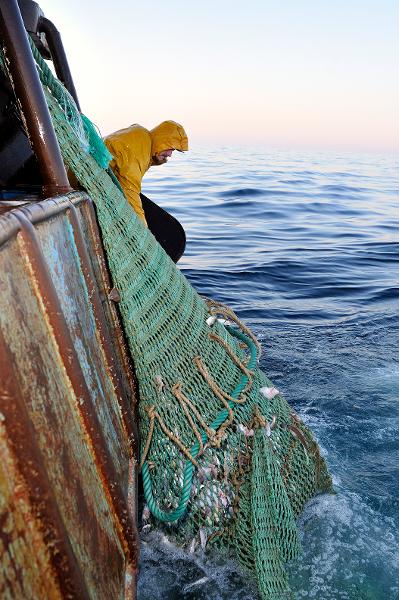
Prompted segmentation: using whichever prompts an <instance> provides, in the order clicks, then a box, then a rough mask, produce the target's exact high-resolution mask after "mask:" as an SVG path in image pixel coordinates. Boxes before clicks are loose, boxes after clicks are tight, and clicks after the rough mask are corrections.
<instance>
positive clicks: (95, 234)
mask: <svg viewBox="0 0 399 600" xmlns="http://www.w3.org/2000/svg"><path fill="white" fill-rule="evenodd" d="M86 198H87V200H86V201H85V202H84V203H80V204H79V214H80V216H81V219H80V221H81V228H82V231H83V235H84V238H85V239H91V240H92V241H93V248H94V252H92V253H89V258H90V260H91V263H92V269H93V272H94V275H95V279H96V281H97V286H98V290H99V297H100V301H101V303H102V305H103V309H104V312H105V315H106V318H107V320H108V321H109V322H111V323H113V324H114V327H113V333H112V338H113V347H114V348H118V350H119V352H118V353H116V355H117V362H118V366H119V368H118V371H119V372H123V373H125V374H126V378H122V382H121V383H122V388H123V393H122V397H123V398H124V399H126V400H125V401H124V403H123V404H121V410H122V415H123V418H124V421H125V426H126V428H127V431H128V433H129V439H130V440H131V441H132V447H133V452H134V455H137V454H138V451H139V448H138V441H139V434H138V431H137V423H138V412H137V403H138V398H137V396H136V393H135V392H136V389H137V382H136V379H135V374H134V367H133V364H132V361H131V358H130V355H129V352H128V347H127V342H126V339H125V335H124V332H123V330H122V328H121V326H120V315H119V310H118V307H117V306H116V305H115V303H114V302H110V301H109V292H110V291H111V290H112V289H113V283H112V281H111V277H110V275H109V272H108V269H107V265H106V260H105V253H104V249H103V245H102V241H101V238H100V235H99V230H98V227H97V226H96V215H95V211H94V206H93V203H92V201H91V200H90V198H88V197H86ZM94 257H97V260H93V258H94ZM126 386H127V387H126ZM129 390H130V393H129ZM131 390H133V393H132V392H131Z"/></svg>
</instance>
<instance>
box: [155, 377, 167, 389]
mask: <svg viewBox="0 0 399 600" xmlns="http://www.w3.org/2000/svg"><path fill="white" fill-rule="evenodd" d="M154 381H155V387H156V388H157V392H158V393H160V392H162V391H163V389H164V387H165V382H164V380H163V379H162V377H161V376H160V375H156V377H155V378H154Z"/></svg>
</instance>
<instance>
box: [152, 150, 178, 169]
mask: <svg viewBox="0 0 399 600" xmlns="http://www.w3.org/2000/svg"><path fill="white" fill-rule="evenodd" d="M173 150H174V148H169V149H168V150H162V152H158V153H157V154H154V156H153V157H152V164H153V165H163V164H165V163H166V162H168V158H169V157H170V156H172V152H173Z"/></svg>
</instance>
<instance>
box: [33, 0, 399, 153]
mask: <svg viewBox="0 0 399 600" xmlns="http://www.w3.org/2000/svg"><path fill="white" fill-rule="evenodd" d="M39 4H40V6H41V7H42V9H43V10H44V12H45V14H46V16H47V17H48V18H50V19H51V20H52V21H53V22H54V24H55V25H56V26H57V27H58V29H59V30H60V32H61V35H62V38H63V42H64V46H65V49H66V52H67V55H68V57H69V62H70V67H71V70H72V75H73V77H74V80H75V85H76V88H77V90H78V95H79V99H80V103H81V106H82V110H83V112H84V113H85V114H87V116H89V117H90V118H91V119H92V120H93V121H94V122H95V123H96V124H97V125H98V126H99V127H100V129H101V131H102V133H103V134H107V133H110V132H111V131H114V130H116V129H119V128H121V127H126V126H127V125H129V124H131V123H140V124H142V125H144V126H146V127H149V128H151V127H153V126H154V125H156V124H158V123H159V122H160V121H162V120H164V119H174V120H176V121H179V122H181V123H182V124H183V125H184V127H185V128H186V130H187V133H188V135H189V138H190V141H191V143H192V144H193V143H194V144H195V143H204V142H205V143H206V142H209V143H212V144H217V145H228V144H235V145H237V144H262V145H265V146H267V145H270V146H275V145H278V146H283V147H297V146H304V147H306V146H308V147H321V148H323V147H326V148H329V147H332V148H335V149H356V150H367V151H369V150H377V151H395V152H396V151H399V77H398V75H399V73H398V64H399V0H379V1H378V0H375V1H371V0H345V1H343V0H334V1H331V0H328V1H327V0H318V1H316V0H279V2H277V1H276V0H274V1H273V2H271V1H267V0H264V1H261V0H246V1H244V0H213V1H210V0H200V1H198V2H194V1H192V0H185V1H184V0H167V1H162V2H160V1H158V0H152V1H145V2H143V1H141V2H139V1H138V0H131V1H126V0H113V1H111V0H109V1H108V2H105V1H103V0H96V1H94V0H86V1H85V0H80V1H78V0H68V2H65V0H43V1H40V0H39Z"/></svg>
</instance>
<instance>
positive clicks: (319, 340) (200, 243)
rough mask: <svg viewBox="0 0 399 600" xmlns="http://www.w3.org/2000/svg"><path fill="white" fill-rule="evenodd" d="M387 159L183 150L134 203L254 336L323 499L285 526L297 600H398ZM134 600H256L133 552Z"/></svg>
mask: <svg viewBox="0 0 399 600" xmlns="http://www.w3.org/2000/svg"><path fill="white" fill-rule="evenodd" d="M398 163H399V156H396V157H395V156H384V155H360V154H357V155H356V154H349V153H343V154H334V153H315V152H312V153H311V152H309V153H304V152H299V151H290V152H283V151H281V150H278V151H273V150H264V149H259V148H254V149H248V148H246V149H244V148H238V147H237V148H231V147H220V148H213V149H210V148H197V149H195V150H192V151H190V152H189V153H187V154H185V155H178V156H173V158H172V159H171V161H170V163H169V164H168V165H165V166H162V167H159V168H153V169H151V170H150V172H149V173H148V174H147V175H146V177H145V179H144V182H143V192H144V193H145V194H147V195H148V196H149V197H150V198H152V199H153V200H154V201H156V202H158V203H159V204H160V205H161V206H163V207H164V208H166V209H167V210H169V211H170V212H171V213H172V214H174V215H175V216H176V217H177V218H178V219H179V220H180V221H181V223H182V224H183V225H184V227H185V229H186V233H187V239H188V243H187V250H186V253H185V256H184V258H183V259H182V260H181V262H180V263H179V265H180V267H181V269H182V270H183V272H184V273H185V274H186V276H187V277H188V278H189V280H190V281H191V283H192V284H193V285H194V287H195V288H196V289H197V290H198V291H199V292H200V293H202V294H205V295H207V296H211V297H214V298H216V299H218V300H220V301H222V302H225V303H227V304H229V305H230V306H231V307H232V308H233V309H234V310H235V311H236V312H237V314H238V315H239V317H240V318H241V319H243V320H244V321H245V322H246V323H247V324H248V325H249V326H250V327H251V328H252V329H253V330H254V332H255V333H256V334H257V335H258V337H259V338H260V340H261V341H262V345H263V348H264V352H263V358H262V368H263V369H264V371H265V372H266V373H267V374H268V375H269V377H270V378H271V379H272V380H273V381H274V383H275V385H276V386H277V387H278V388H279V390H280V391H282V392H283V393H284V395H285V397H286V398H287V399H288V401H289V402H290V403H291V404H292V405H293V406H294V407H295V409H296V410H297V411H298V413H299V414H300V415H301V417H302V418H303V420H304V421H305V422H306V423H307V424H308V425H309V426H310V427H311V428H312V430H313V432H314V433H315V435H316V437H317V439H318V441H319V443H320V446H321V448H322V452H323V454H324V456H325V457H326V460H327V462H328V464H329V467H330V470H331V473H332V475H333V479H334V483H335V490H336V494H335V495H324V496H319V497H317V498H315V499H314V500H312V501H311V502H310V503H309V504H308V505H307V507H306V509H305V511H304V513H303V515H302V517H301V519H300V522H299V525H300V529H301V535H302V542H303V556H302V558H301V559H300V560H299V561H297V562H295V563H294V564H292V565H290V567H289V568H290V574H291V585H292V589H293V590H294V591H295V592H296V596H297V598H315V599H318V600H330V599H331V600H338V599H350V600H391V599H392V600H395V599H398V598H399V529H398V525H399V315H398V309H399V174H398ZM139 590H140V593H139V598H140V600H155V599H156V598H162V599H164V600H168V599H170V600H171V599H173V600H178V599H185V600H194V599H198V600H201V599H203V600H205V599H207V600H222V599H223V600H225V599H226V600H227V599H228V600H244V599H248V600H249V599H250V598H251V599H252V598H256V594H255V592H254V591H253V590H251V589H250V587H249V586H248V585H247V584H246V582H245V579H243V578H242V577H241V576H240V575H239V574H237V573H236V572H235V568H234V566H232V565H230V564H225V563H223V562H219V564H213V563H212V562H210V561H209V559H207V558H206V557H197V556H196V557H194V556H192V557H187V555H185V554H184V553H182V552H179V551H177V550H176V549H175V548H174V547H173V545H171V544H170V542H169V541H168V540H167V539H166V538H165V537H163V536H160V537H158V538H156V539H155V541H154V540H153V541H152V542H151V540H150V541H149V542H145V543H144V544H143V551H142V566H141V574H140V580H139Z"/></svg>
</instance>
